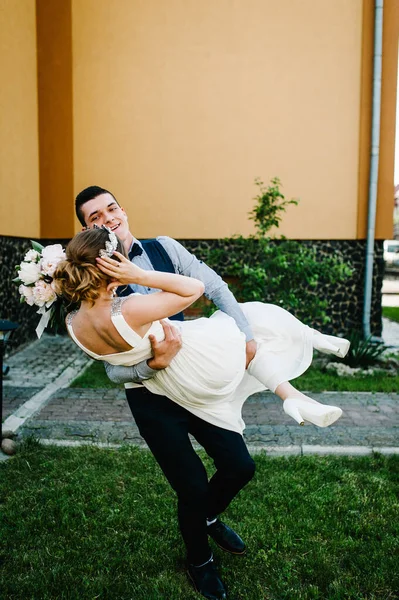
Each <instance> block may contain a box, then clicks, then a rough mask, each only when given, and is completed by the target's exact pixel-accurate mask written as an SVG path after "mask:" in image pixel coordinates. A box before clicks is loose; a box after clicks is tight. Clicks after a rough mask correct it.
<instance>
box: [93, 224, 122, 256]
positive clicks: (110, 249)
mask: <svg viewBox="0 0 399 600" xmlns="http://www.w3.org/2000/svg"><path fill="white" fill-rule="evenodd" d="M94 229H105V231H107V233H108V238H109V240H107V241H106V242H105V248H101V250H100V252H99V256H100V257H101V258H104V257H106V256H109V257H110V256H112V255H113V253H114V252H115V250H116V249H117V247H118V238H117V237H116V235H115V233H114V232H113V231H111V229H109V228H108V227H106V226H105V225H102V226H101V227H98V225H94Z"/></svg>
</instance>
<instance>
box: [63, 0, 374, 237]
mask: <svg viewBox="0 0 399 600" xmlns="http://www.w3.org/2000/svg"><path fill="white" fill-rule="evenodd" d="M362 5H363V3H362V0H351V1H350V2H348V1H347V0H334V2H331V0H317V1H315V0H301V1H296V0H295V1H293V0H279V1H278V2H275V1H274V0H268V1H265V0H249V1H246V2H244V1H239V0H236V1H232V0H218V2H210V1H207V2H198V1H197V0H168V2H164V1H163V0H146V1H145V2H143V1H140V0H117V1H114V2H109V0H85V1H84V2H81V1H80V0H72V24H73V36H72V37H73V60H74V63H73V87H74V106H73V113H74V172H75V183H74V185H75V190H76V191H79V190H80V189H82V188H83V187H85V186H86V185H91V184H98V185H102V186H104V187H108V188H109V189H111V190H112V191H113V192H114V193H115V195H116V196H117V198H118V199H119V200H120V201H121V203H122V204H123V205H124V206H125V208H126V209H127V211H128V213H129V215H130V220H131V223H132V229H133V231H134V233H135V234H136V235H137V236H142V237H147V236H152V235H155V234H159V233H166V234H169V235H171V236H175V237H183V238H191V237H192V238H218V237H222V236H226V235H230V234H233V233H236V232H239V233H243V234H248V233H250V232H251V231H252V224H251V222H249V221H248V219H247V212H248V210H250V208H251V207H252V200H251V198H252V196H253V195H254V192H255V187H254V186H253V179H254V177H256V176H261V177H263V178H265V179H266V180H268V179H269V178H271V177H273V176H274V175H277V176H279V177H280V178H281V179H282V181H283V183H284V191H285V193H286V195H287V196H290V197H291V196H299V197H300V198H301V203H300V206H299V207H298V208H295V207H292V208H290V209H289V210H288V212H287V215H286V216H285V217H284V221H283V226H282V227H281V229H280V231H281V232H282V233H284V234H285V235H287V236H289V237H295V238H319V239H323V238H327V239H328V238H355V237H356V235H357V217H358V215H357V212H358V207H357V201H358V198H357V194H358V166H359V164H358V163H359V123H360V91H361V89H360V82H361V52H362V16H363V6H362Z"/></svg>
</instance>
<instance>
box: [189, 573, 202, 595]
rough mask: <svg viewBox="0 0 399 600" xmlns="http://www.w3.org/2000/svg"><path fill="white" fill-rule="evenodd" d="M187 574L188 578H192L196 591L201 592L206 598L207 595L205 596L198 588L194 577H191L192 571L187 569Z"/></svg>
mask: <svg viewBox="0 0 399 600" xmlns="http://www.w3.org/2000/svg"><path fill="white" fill-rule="evenodd" d="M187 575H188V578H189V579H190V581H191V583H192V584H193V587H194V589H195V591H196V592H197V594H201V596H203V597H204V598H205V597H206V596H204V594H203V593H202V592H201V591H200V590H199V589H198V587H197V584H196V583H195V581H194V579H193V578H192V577H191V573H190V571H189V570H188V569H187Z"/></svg>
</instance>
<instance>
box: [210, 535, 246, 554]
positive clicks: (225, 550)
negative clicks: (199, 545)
mask: <svg viewBox="0 0 399 600" xmlns="http://www.w3.org/2000/svg"><path fill="white" fill-rule="evenodd" d="M212 539H213V538H212ZM213 541H214V542H215V544H216V546H219V548H220V549H221V550H224V552H228V553H229V554H234V555H235V556H243V555H244V554H246V553H247V549H246V548H244V550H243V551H242V552H233V550H227V548H224V546H221V545H220V544H218V543H217V541H216V540H213Z"/></svg>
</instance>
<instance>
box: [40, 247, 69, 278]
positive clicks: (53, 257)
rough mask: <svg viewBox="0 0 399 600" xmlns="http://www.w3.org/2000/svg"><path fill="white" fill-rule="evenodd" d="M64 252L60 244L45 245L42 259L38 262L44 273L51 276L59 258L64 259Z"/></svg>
mask: <svg viewBox="0 0 399 600" xmlns="http://www.w3.org/2000/svg"><path fill="white" fill-rule="evenodd" d="M64 258H65V252H64V250H63V249H62V246H61V244H52V245H51V246H46V247H45V248H43V250H42V260H41V262H40V268H41V271H42V273H43V274H44V275H48V276H49V277H53V275H54V271H55V269H56V267H57V265H58V263H59V262H60V261H61V260H64Z"/></svg>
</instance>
